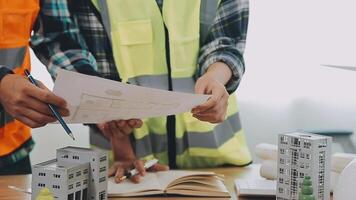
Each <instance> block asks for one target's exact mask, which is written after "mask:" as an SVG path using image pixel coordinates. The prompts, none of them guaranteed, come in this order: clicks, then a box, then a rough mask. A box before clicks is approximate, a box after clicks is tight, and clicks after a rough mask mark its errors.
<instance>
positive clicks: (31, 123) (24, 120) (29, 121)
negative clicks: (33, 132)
mask: <svg viewBox="0 0 356 200" xmlns="http://www.w3.org/2000/svg"><path fill="white" fill-rule="evenodd" d="M16 119H18V120H20V121H21V122H22V123H24V124H26V125H27V126H29V127H31V128H38V127H42V126H44V125H46V124H45V123H38V122H35V121H33V120H32V119H30V118H27V117H24V116H18V117H16Z"/></svg>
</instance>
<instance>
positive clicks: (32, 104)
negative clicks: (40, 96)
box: [23, 97, 53, 116]
mask: <svg viewBox="0 0 356 200" xmlns="http://www.w3.org/2000/svg"><path fill="white" fill-rule="evenodd" d="M23 105H24V106H26V107H27V108H29V109H33V110H36V111H38V112H41V113H42V114H45V115H49V116H52V115H53V114H52V113H51V110H50V109H49V107H48V105H47V104H45V103H43V102H41V101H39V100H37V99H35V98H32V97H29V98H27V99H26V101H23Z"/></svg>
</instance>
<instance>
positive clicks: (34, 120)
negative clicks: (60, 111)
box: [18, 107, 57, 128]
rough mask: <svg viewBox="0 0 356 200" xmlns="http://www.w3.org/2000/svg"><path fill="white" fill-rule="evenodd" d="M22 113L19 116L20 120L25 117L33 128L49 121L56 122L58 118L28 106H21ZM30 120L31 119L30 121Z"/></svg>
mask: <svg viewBox="0 0 356 200" xmlns="http://www.w3.org/2000/svg"><path fill="white" fill-rule="evenodd" d="M21 113H22V114H21V115H20V117H18V118H19V119H20V120H21V119H25V120H26V122H25V123H26V124H27V123H28V124H27V125H28V126H30V127H31V128H37V127H41V126H44V125H45V124H47V123H51V122H55V121H56V120H57V119H56V118H55V117H53V116H48V115H44V114H42V113H39V112H37V111H35V110H32V109H28V108H26V107H23V108H21ZM26 118H27V119H26ZM29 120H30V121H29Z"/></svg>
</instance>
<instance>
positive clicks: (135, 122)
mask: <svg viewBox="0 0 356 200" xmlns="http://www.w3.org/2000/svg"><path fill="white" fill-rule="evenodd" d="M128 124H129V125H130V127H131V128H133V129H134V128H140V127H141V126H142V124H143V122H142V120H140V119H130V120H128Z"/></svg>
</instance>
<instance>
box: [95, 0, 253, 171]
mask: <svg viewBox="0 0 356 200" xmlns="http://www.w3.org/2000/svg"><path fill="white" fill-rule="evenodd" d="M98 1H99V6H98V7H99V8H100V10H101V13H102V17H105V16H107V17H106V18H107V19H103V20H104V24H105V23H106V24H109V25H107V26H108V28H106V30H109V31H111V32H110V35H111V40H112V46H113V54H114V58H115V63H116V66H117V68H118V71H119V73H120V77H121V78H122V79H123V81H128V82H130V83H131V84H136V85H141V86H146V87H153V88H158V89H164V90H168V67H167V61H166V47H165V45H166V42H165V41H166V39H168V40H169V45H170V46H169V52H170V63H171V76H172V86H173V90H174V91H183V92H189V93H194V85H195V80H194V79H193V75H194V73H195V72H196V70H197V56H198V51H199V48H200V47H199V39H200V37H201V34H200V26H201V24H202V22H201V19H200V17H201V16H204V15H202V13H200V12H201V11H202V12H206V11H203V10H207V9H210V10H213V9H212V8H214V7H215V8H216V6H217V3H216V1H215V2H214V1H211V0H179V1H177V0H164V1H163V2H164V3H163V7H162V13H161V11H160V9H159V7H158V5H157V3H156V1H155V0H98ZM209 2H210V3H214V5H209V6H208V5H205V3H209ZM203 5H204V6H205V7H203ZM103 7H106V9H102V8H103ZM103 12H107V13H103ZM215 14H216V12H215ZM214 16H215V15H214ZM212 20H213V17H210V19H207V21H205V22H206V24H208V21H209V22H210V21H211V22H212ZM165 26H166V28H167V30H168V36H169V38H166V36H165V30H164V29H165ZM207 26H208V25H207ZM208 29H209V28H208ZM227 116H228V117H227V120H225V121H224V122H223V123H222V124H220V125H216V124H211V123H207V122H201V121H199V120H197V119H195V118H193V117H192V114H191V113H183V114H178V115H176V141H177V145H176V148H177V149H176V150H177V157H176V160H177V166H178V167H197V166H202V167H204V166H210V165H219V164H224V163H229V164H234V165H245V164H247V163H250V161H251V155H250V153H249V150H248V148H247V144H246V141H245V137H244V133H243V131H242V130H241V128H240V126H239V124H240V121H239V117H238V109H237V105H236V99H235V96H234V95H231V96H230V98H229V107H228V114H227ZM143 121H144V123H143V126H142V127H141V128H139V129H136V130H135V131H134V136H135V143H134V145H133V146H134V148H135V151H136V154H137V155H138V156H140V157H143V158H149V157H153V156H155V157H158V158H159V159H160V161H161V162H162V163H168V158H167V152H166V151H167V148H168V147H167V133H166V131H167V129H166V117H158V118H149V119H144V120H143ZM198 139H200V141H198ZM213 160H215V161H213Z"/></svg>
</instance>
